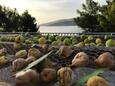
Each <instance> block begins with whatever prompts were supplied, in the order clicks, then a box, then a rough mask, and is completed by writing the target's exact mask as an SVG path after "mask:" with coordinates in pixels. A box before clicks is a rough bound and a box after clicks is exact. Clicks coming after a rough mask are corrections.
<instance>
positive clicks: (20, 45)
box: [13, 43, 24, 50]
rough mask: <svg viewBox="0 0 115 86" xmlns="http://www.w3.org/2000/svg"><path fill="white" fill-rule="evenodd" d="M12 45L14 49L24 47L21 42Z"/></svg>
mask: <svg viewBox="0 0 115 86" xmlns="http://www.w3.org/2000/svg"><path fill="white" fill-rule="evenodd" d="M13 47H14V49H15V50H21V49H23V48H24V44H23V43H14V45H13Z"/></svg>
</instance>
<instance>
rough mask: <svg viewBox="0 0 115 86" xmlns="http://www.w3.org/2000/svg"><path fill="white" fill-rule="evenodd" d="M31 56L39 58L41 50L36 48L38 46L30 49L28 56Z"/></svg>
mask: <svg viewBox="0 0 115 86" xmlns="http://www.w3.org/2000/svg"><path fill="white" fill-rule="evenodd" d="M29 56H33V57H35V58H39V57H40V56H41V52H40V51H39V50H38V49H36V48H30V49H29V50H28V57H29Z"/></svg>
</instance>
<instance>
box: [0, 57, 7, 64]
mask: <svg viewBox="0 0 115 86" xmlns="http://www.w3.org/2000/svg"><path fill="white" fill-rule="evenodd" d="M7 62H8V59H7V58H6V56H0V65H3V64H6V63H7Z"/></svg>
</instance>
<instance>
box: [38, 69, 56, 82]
mask: <svg viewBox="0 0 115 86" xmlns="http://www.w3.org/2000/svg"><path fill="white" fill-rule="evenodd" d="M40 79H41V81H43V82H51V81H53V80H55V79H56V70H55V69H52V68H44V69H43V70H42V72H41V73H40Z"/></svg>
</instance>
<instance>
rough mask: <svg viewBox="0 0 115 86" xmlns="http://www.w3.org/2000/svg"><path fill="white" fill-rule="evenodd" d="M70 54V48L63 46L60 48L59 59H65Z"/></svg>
mask: <svg viewBox="0 0 115 86" xmlns="http://www.w3.org/2000/svg"><path fill="white" fill-rule="evenodd" d="M72 52H73V50H72V49H71V48H70V47H68V46H65V45H63V46H61V47H60V49H59V51H58V54H59V57H62V58H67V57H68V56H69V55H70V54H71V53H72Z"/></svg>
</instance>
